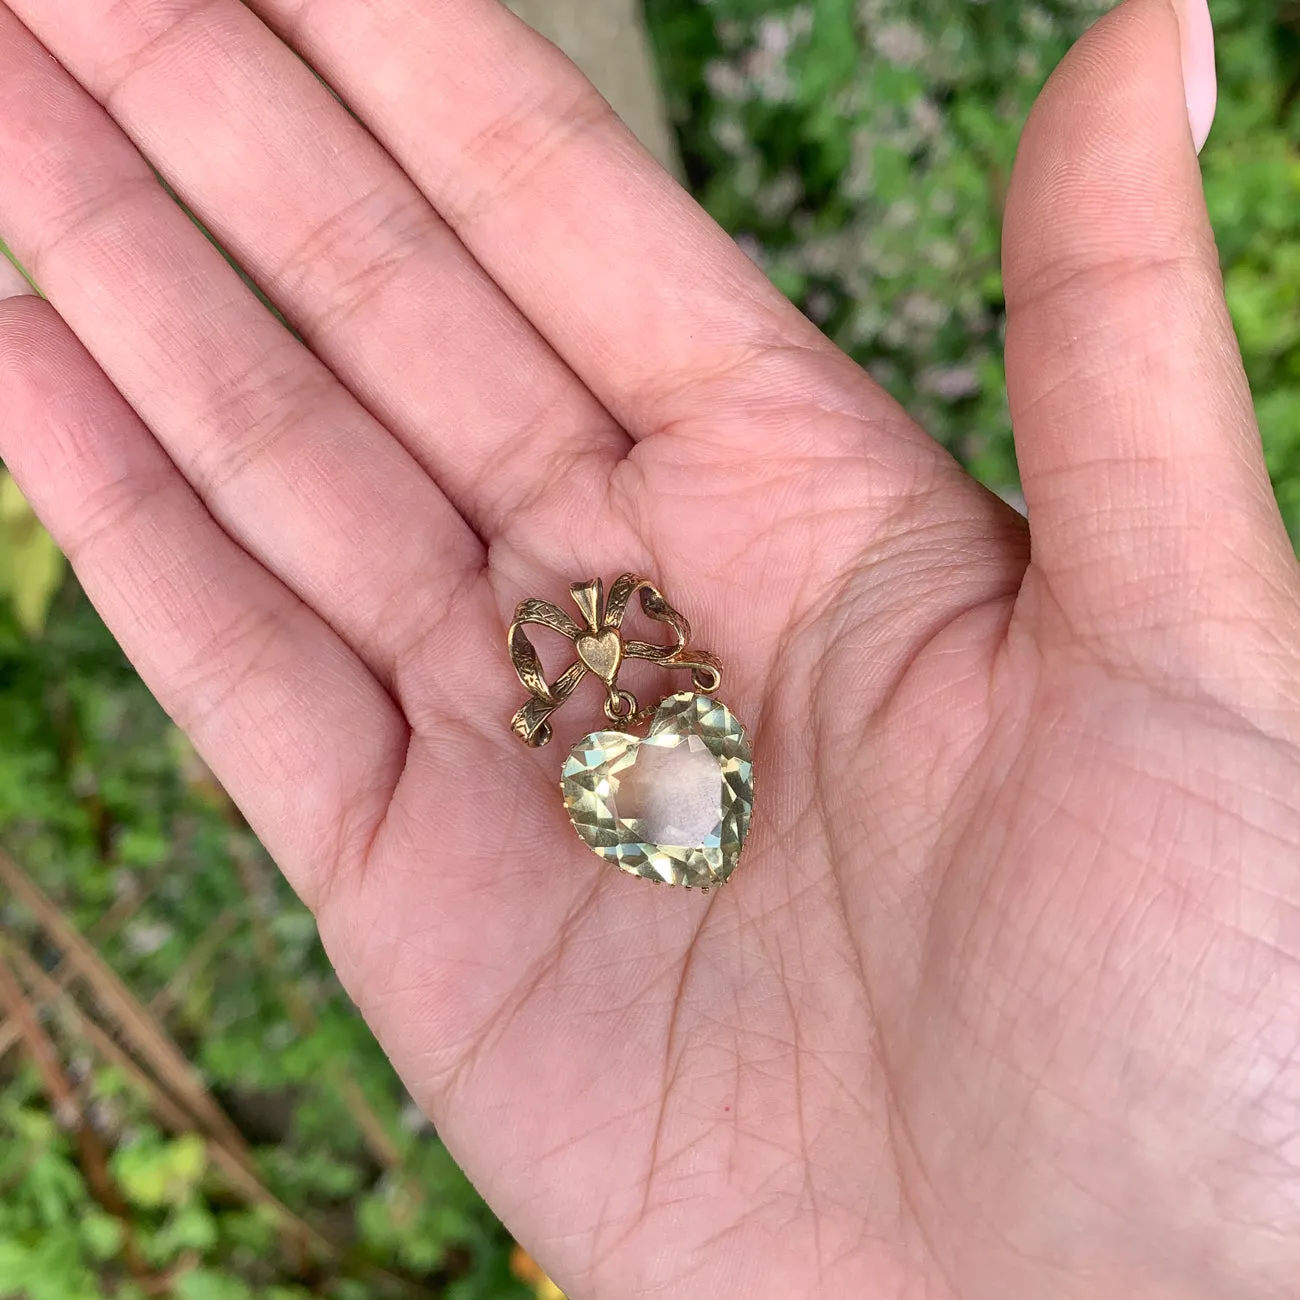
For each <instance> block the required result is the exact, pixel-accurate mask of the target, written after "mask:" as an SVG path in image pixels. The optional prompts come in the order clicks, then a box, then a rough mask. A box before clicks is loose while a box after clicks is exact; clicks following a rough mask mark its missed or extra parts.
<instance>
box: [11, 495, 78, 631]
mask: <svg viewBox="0 0 1300 1300" xmlns="http://www.w3.org/2000/svg"><path fill="white" fill-rule="evenodd" d="M65 564H66V562H65V560H64V558H63V555H62V553H61V552H60V550H59V548H58V547H57V546H56V545H55V544H54V539H53V538H52V537H51V536H50V535H49V533H47V532H46V531H45V529H44V528H42V527H41V525H40V522H39V520H37V518H36V516H35V515H34V514H32V511H31V507H30V506H29V505H28V504H27V502H26V501H25V500H24V499H23V495H22V493H21V492H19V491H18V485H17V484H16V483H15V482H14V481H13V479H12V478H11V477H10V476H9V474H7V473H5V472H3V471H0V593H5V594H7V595H8V596H9V598H10V599H11V600H12V601H13V605H14V613H15V614H16V615H17V617H18V625H19V626H20V627H21V628H22V629H23V631H25V632H27V633H28V634H30V635H34V634H35V633H37V632H40V631H41V629H42V628H44V626H45V618H46V615H47V614H48V613H49V610H50V602H51V601H52V600H53V599H54V596H55V593H56V592H57V591H58V589H59V585H60V584H61V583H62V581H63V572H64V568H65Z"/></svg>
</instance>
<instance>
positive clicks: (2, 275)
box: [0, 252, 35, 299]
mask: <svg viewBox="0 0 1300 1300" xmlns="http://www.w3.org/2000/svg"><path fill="white" fill-rule="evenodd" d="M34 292H35V290H33V288H32V286H31V285H30V284H28V283H27V279H26V277H25V276H24V275H23V273H22V272H21V271H20V270H19V269H18V268H17V267H16V266H15V265H14V264H13V263H12V262H11V261H10V260H9V259H8V258H7V257H6V256H5V255H4V253H2V252H0V299H3V298H19V297H21V296H22V295H23V294H25V293H34Z"/></svg>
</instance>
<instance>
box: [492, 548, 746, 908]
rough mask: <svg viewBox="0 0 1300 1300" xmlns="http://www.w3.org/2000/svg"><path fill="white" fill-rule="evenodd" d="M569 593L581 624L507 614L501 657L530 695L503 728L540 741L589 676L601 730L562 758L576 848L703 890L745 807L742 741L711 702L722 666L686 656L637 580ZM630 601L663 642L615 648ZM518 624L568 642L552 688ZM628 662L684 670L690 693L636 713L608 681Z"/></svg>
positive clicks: (540, 609)
mask: <svg viewBox="0 0 1300 1300" xmlns="http://www.w3.org/2000/svg"><path fill="white" fill-rule="evenodd" d="M569 590H570V593H571V595H572V596H573V600H574V603H575V604H576V605H577V606H578V609H579V611H580V612H581V614H582V622H578V621H577V620H576V619H573V618H571V617H570V616H569V615H568V614H566V613H565V612H564V611H563V610H562V609H560V608H559V607H558V606H556V605H552V604H551V603H550V602H549V601H544V600H525V601H521V602H520V604H519V607H518V609H517V610H516V611H515V620H514V622H513V623H511V625H510V633H509V648H510V658H511V661H512V662H513V664H514V666H515V671H516V672H517V673H518V674H519V680H520V681H521V682H522V683H523V685H524V688H525V689H526V690H527V691H528V692H529V696H530V698H529V700H528V702H527V703H526V704H525V705H524V706H523V708H521V709H520V710H519V712H518V713H516V714H515V716H514V719H513V721H512V722H511V724H510V725H511V730H513V731H514V733H515V735H517V736H518V737H519V738H520V740H522V741H523V742H524V743H525V744H526V745H530V746H533V747H537V746H541V745H545V744H547V743H549V742H550V740H551V736H552V731H551V724H550V722H549V721H548V719H549V718H550V716H551V714H552V713H554V712H555V710H556V709H558V708H559V707H560V705H562V704H563V703H564V701H565V700H567V699H568V698H569V696H570V695H571V694H573V691H574V689H575V688H576V687H577V685H578V683H579V682H580V681H582V679H583V678H584V677H586V676H587V674H588V673H594V674H595V675H596V676H597V677H599V678H600V680H601V681H602V682H603V683H604V685H605V717H606V719H607V720H608V722H609V723H610V724H611V725H610V727H608V728H607V729H605V730H602V731H593V732H592V733H591V734H590V735H587V736H584V737H583V738H582V739H581V740H579V741H578V743H577V744H576V745H574V746H573V748H572V749H570V751H569V755H568V757H567V758H566V759H565V761H564V766H563V768H562V770H561V775H560V791H561V794H562V795H563V799H564V807H565V809H566V810H567V812H568V814H569V820H570V821H571V822H572V823H573V827H574V829H575V830H576V831H577V833H578V835H579V837H580V838H581V840H582V842H583V843H584V844H586V845H587V847H588V848H589V849H591V850H592V852H593V853H596V854H598V855H599V856H600V857H601V858H603V859H604V860H605V861H606V862H608V863H610V864H611V865H613V866H616V867H617V868H618V869H619V870H620V871H624V872H627V873H628V874H629V875H633V876H642V877H644V878H645V879H647V880H657V881H663V882H666V883H668V884H670V885H684V886H686V888H687V889H692V888H696V889H700V890H702V891H703V892H704V893H708V891H709V890H710V889H711V888H713V887H714V886H716V885H721V884H722V883H723V882H724V881H725V880H727V879H728V877H729V876H730V875H731V873H732V872H733V871H735V869H736V864H737V863H738V862H739V860H740V852H741V849H743V848H744V845H745V837H746V835H747V834H748V831H749V821H750V816H751V814H752V812H753V808H754V776H753V753H752V750H751V748H750V743H749V737H748V736H747V735H746V733H745V728H744V727H743V726H742V725H741V723H740V722H739V721H738V719H737V718H736V717H735V715H734V714H732V712H731V711H730V710H729V709H728V708H727V707H726V705H725V704H723V703H721V702H720V701H719V700H718V699H717V698H716V692H717V690H718V688H719V687H720V686H721V684H722V665H721V663H719V662H718V660H717V659H716V658H714V656H713V655H711V654H707V653H705V652H704V651H702V650H693V649H691V648H690V644H689V642H690V637H691V629H690V624H689V623H687V621H686V620H685V619H684V618H683V617H682V616H681V615H680V614H679V613H678V612H677V611H676V610H675V609H673V608H672V606H671V605H669V604H668V602H667V601H666V600H665V599H664V598H663V596H662V595H661V594H660V592H659V591H658V589H657V588H656V587H655V586H654V584H653V583H651V582H650V581H648V580H647V579H645V578H640V577H637V576H636V575H635V574H630V573H625V574H624V575H623V576H622V577H621V578H619V579H618V581H617V582H615V583H614V585H613V586H612V587H611V588H610V589H609V597H608V599H606V598H605V593H604V585H603V584H602V582H601V580H600V579H599V578H595V579H593V580H592V581H590V582H580V583H574V584H573V586H572V587H570V589H569ZM633 596H638V597H639V598H640V601H641V608H642V609H643V610H644V611H645V613H646V615H647V617H649V618H651V619H653V620H654V621H655V622H657V623H664V624H666V625H667V626H668V627H669V628H671V629H672V631H673V633H674V638H675V640H674V644H672V645H666V646H665V645H652V644H649V643H647V642H644V641H627V640H624V638H623V635H622V632H621V630H620V629H621V627H622V624H623V616H624V614H625V613H626V612H627V607H628V604H629V602H630V601H631V599H632V597H633ZM530 624H531V625H535V626H540V627H546V628H550V629H551V630H552V631H555V632H559V633H560V634H561V635H563V636H565V637H567V638H568V639H569V640H570V641H572V642H573V645H574V649H575V650H576V652H577V659H576V660H575V662H574V663H572V664H570V666H569V667H568V668H566V669H565V670H564V672H563V673H561V674H560V676H559V677H558V678H557V679H556V681H554V682H547V681H546V678H545V677H544V676H543V673H542V665H541V661H540V660H539V659H538V657H537V652H536V650H534V649H533V645H532V643H531V642H530V641H529V640H528V637H527V635H526V633H525V632H524V628H525V627H526V626H528V625H530ZM629 659H640V660H644V661H647V662H649V663H653V664H657V665H659V666H660V667H662V668H685V669H688V670H689V671H690V674H691V685H692V686H693V687H694V689H693V690H691V691H682V692H680V693H678V694H675V695H670V696H668V697H667V699H665V700H663V701H661V702H660V703H659V704H658V705H657V706H653V707H651V708H646V709H642V708H640V707H639V706H638V703H637V700H636V697H635V696H634V695H632V694H631V693H630V692H629V691H626V690H623V689H621V688H620V686H619V684H618V674H619V670H620V669H621V668H622V666H623V664H624V663H625V662H626V661H627V660H629ZM647 724H648V726H649V730H648V732H647V733H646V734H645V735H644V736H642V735H638V734H637V729H638V728H641V727H644V726H646V725H647Z"/></svg>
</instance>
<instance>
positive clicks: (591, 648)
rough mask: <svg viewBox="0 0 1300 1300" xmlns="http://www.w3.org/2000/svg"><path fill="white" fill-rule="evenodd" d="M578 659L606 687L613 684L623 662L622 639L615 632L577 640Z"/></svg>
mask: <svg viewBox="0 0 1300 1300" xmlns="http://www.w3.org/2000/svg"><path fill="white" fill-rule="evenodd" d="M576 644H577V647H578V658H579V659H581V660H582V662H583V663H584V664H586V665H587V667H588V668H590V669H591V671H592V672H593V673H595V674H596V676H597V677H599V678H600V680H601V681H602V682H604V683H605V685H606V686H612V685H613V684H614V678H615V677H617V676H618V669H619V665H620V664H621V663H622V662H623V638H622V637H620V636H619V634H618V633H617V632H613V631H610V632H603V633H601V635H600V636H581V637H579V638H578V640H577V642H576Z"/></svg>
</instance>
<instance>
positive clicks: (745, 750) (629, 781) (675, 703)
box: [560, 692, 754, 889]
mask: <svg viewBox="0 0 1300 1300" xmlns="http://www.w3.org/2000/svg"><path fill="white" fill-rule="evenodd" d="M560 788H561V790H562V791H563V793H564V806H565V808H567V809H568V812H569V818H570V820H571V821H572V822H573V825H574V828H575V829H576V830H577V832H578V834H579V835H580V836H581V837H582V839H583V842H584V843H585V844H586V845H587V847H588V848H590V849H591V850H593V852H595V853H598V854H599V855H600V856H601V857H602V858H604V859H605V860H606V861H607V862H610V863H613V865H615V866H616V867H618V868H619V870H620V871H626V872H628V873H630V874H631V875H634V876H645V877H647V878H649V879H651V880H663V881H667V882H668V883H669V884H670V885H685V886H686V887H687V888H700V889H708V888H711V887H712V886H714V885H720V884H721V883H722V882H723V881H724V880H726V879H727V877H728V876H730V875H731V873H732V872H733V871H734V870H735V869H736V863H737V862H738V861H739V860H740V851H741V849H742V848H743V847H744V844H745V836H746V834H747V833H748V831H749V819H750V815H751V814H752V812H753V809H754V762H753V753H752V751H751V749H750V744H749V737H748V736H747V735H746V734H745V729H744V727H742V726H741V725H740V723H739V721H737V719H736V718H735V716H734V715H733V714H732V712H731V711H730V710H729V709H728V708H727V707H726V705H724V704H721V703H719V702H718V701H717V700H715V699H713V698H712V697H711V696H708V695H698V694H694V693H692V692H683V693H682V694H680V695H670V696H669V697H668V698H667V699H666V700H665V701H664V702H663V703H662V704H661V705H660V706H659V708H658V711H657V712H656V713H655V716H654V720H653V722H652V723H651V724H650V733H649V735H647V736H645V737H644V738H643V737H640V736H633V735H630V734H629V733H627V732H623V731H595V732H592V734H591V735H589V736H584V737H583V738H582V739H581V740H580V741H578V743H577V744H576V745H574V747H573V748H572V749H571V750H570V751H569V756H568V758H567V759H565V761H564V770H563V773H562V776H561V779H560Z"/></svg>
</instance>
